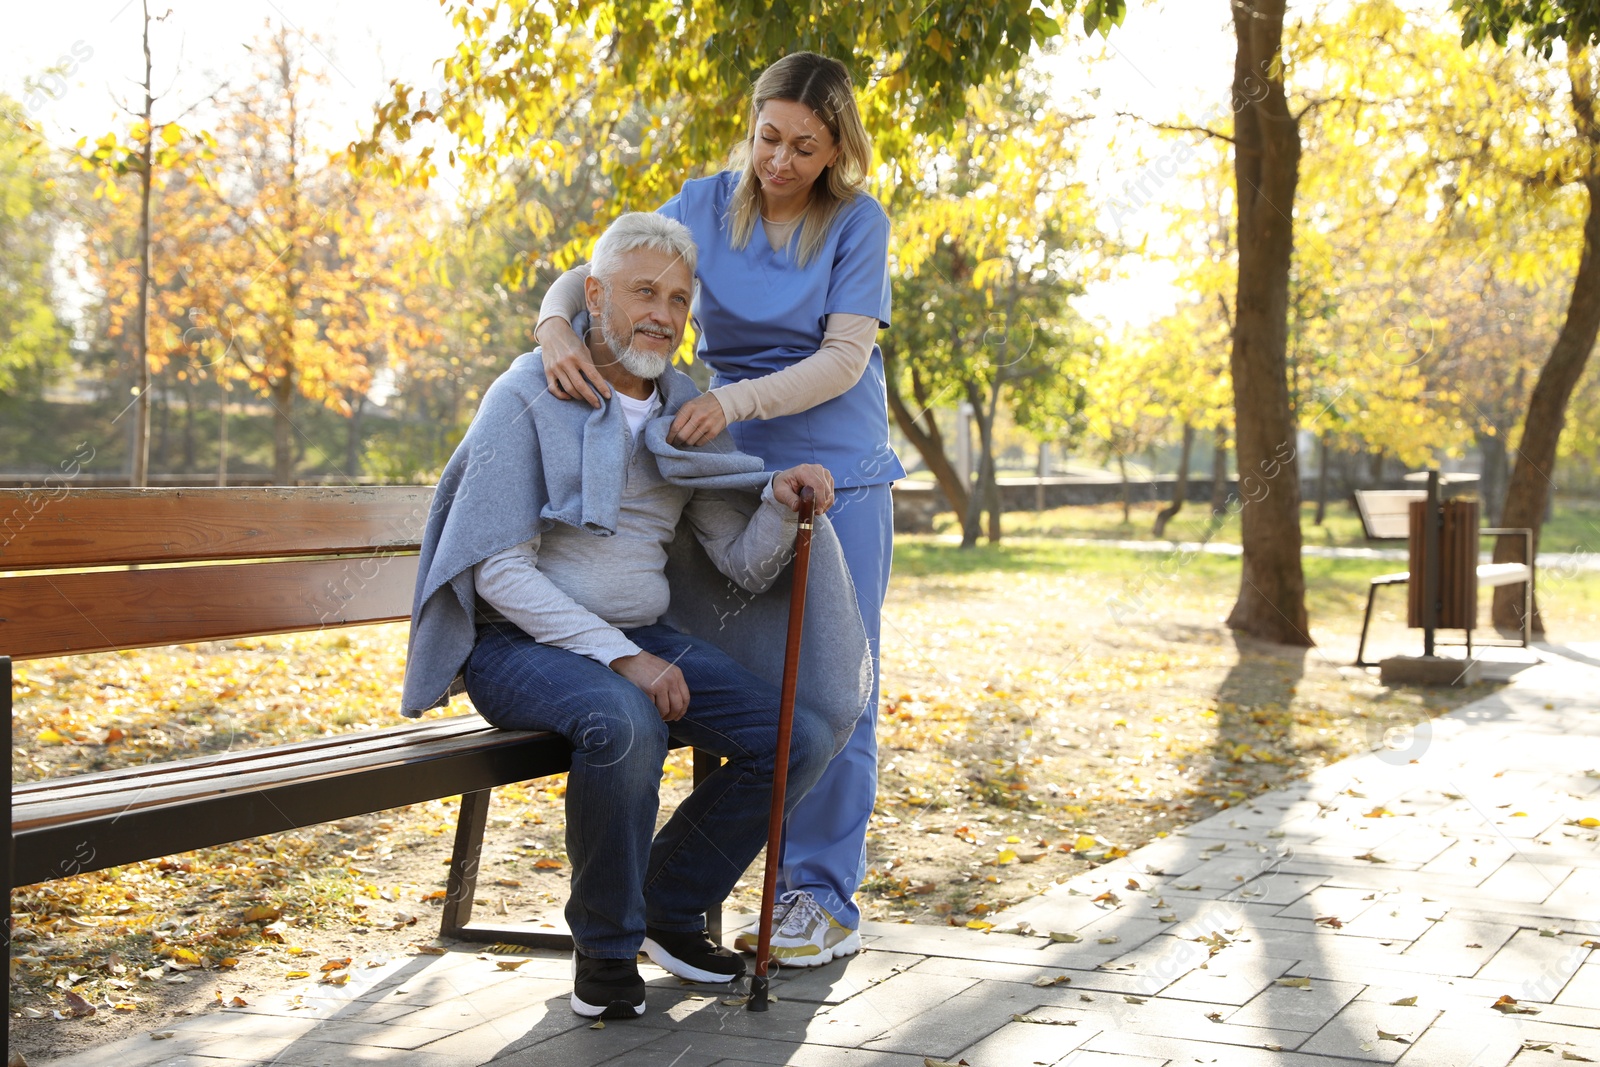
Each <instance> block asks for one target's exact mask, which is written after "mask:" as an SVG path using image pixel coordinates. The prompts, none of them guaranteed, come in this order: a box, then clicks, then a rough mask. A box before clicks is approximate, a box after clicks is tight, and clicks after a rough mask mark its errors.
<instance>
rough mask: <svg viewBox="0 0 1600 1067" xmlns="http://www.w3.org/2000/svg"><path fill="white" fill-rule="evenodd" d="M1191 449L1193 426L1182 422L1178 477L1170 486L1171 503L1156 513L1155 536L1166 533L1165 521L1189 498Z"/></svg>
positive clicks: (1175, 513)
mask: <svg viewBox="0 0 1600 1067" xmlns="http://www.w3.org/2000/svg"><path fill="white" fill-rule="evenodd" d="M1193 450H1194V427H1193V426H1191V425H1190V424H1189V423H1187V422H1186V423H1184V424H1183V449H1182V450H1181V452H1180V454H1179V457H1178V477H1177V480H1176V481H1175V482H1174V483H1173V486H1172V503H1170V504H1168V505H1167V506H1166V507H1164V508H1162V509H1161V510H1160V511H1159V512H1157V513H1156V525H1155V529H1154V530H1152V531H1151V533H1153V534H1154V535H1155V536H1156V537H1160V536H1161V535H1162V534H1164V533H1166V530H1167V523H1169V522H1171V521H1172V519H1173V517H1174V516H1175V515H1177V514H1178V512H1180V511H1182V510H1183V504H1184V501H1186V500H1188V499H1189V453H1190V452H1192V451H1193Z"/></svg>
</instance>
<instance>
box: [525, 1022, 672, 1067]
mask: <svg viewBox="0 0 1600 1067" xmlns="http://www.w3.org/2000/svg"><path fill="white" fill-rule="evenodd" d="M631 1022H632V1020H627V1021H621V1022H616V1023H607V1024H606V1027H605V1029H604V1030H594V1029H591V1028H590V1027H589V1026H587V1025H585V1026H583V1027H580V1028H579V1029H576V1030H568V1031H566V1032H565V1033H562V1034H558V1035H557V1036H555V1037H551V1038H548V1039H546V1040H544V1041H540V1042H538V1043H537V1044H533V1045H527V1046H524V1047H522V1048H519V1049H517V1050H516V1051H514V1052H510V1053H508V1054H504V1055H501V1056H497V1057H495V1058H494V1063H495V1064H496V1067H593V1065H594V1064H596V1063H603V1062H605V1061H606V1060H609V1059H613V1058H615V1057H617V1056H621V1055H623V1054H624V1053H628V1052H632V1051H633V1050H634V1049H636V1048H638V1047H639V1046H640V1045H643V1044H646V1043H648V1042H651V1041H654V1040H656V1039H657V1038H659V1037H660V1036H661V1032H660V1031H659V1030H652V1029H650V1028H648V1027H643V1026H633V1025H630V1023H631Z"/></svg>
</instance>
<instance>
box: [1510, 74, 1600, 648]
mask: <svg viewBox="0 0 1600 1067" xmlns="http://www.w3.org/2000/svg"><path fill="white" fill-rule="evenodd" d="M1580 85H1581V88H1580ZM1572 96H1573V106H1574V108H1575V109H1576V110H1577V112H1578V115H1579V119H1578V124H1579V128H1580V131H1583V132H1586V133H1587V132H1588V131H1586V130H1584V127H1585V126H1589V127H1590V129H1592V128H1593V121H1594V117H1593V116H1594V112H1593V109H1594V96H1593V94H1592V92H1591V91H1590V89H1589V86H1588V82H1587V81H1586V80H1585V81H1581V82H1580V79H1579V78H1577V77H1576V76H1574V77H1573V80H1572ZM1586 119H1587V122H1586V121H1585V120H1586ZM1591 139H1592V140H1600V138H1593V137H1591ZM1583 185H1584V188H1585V190H1586V191H1587V192H1588V195H1589V213H1588V215H1587V217H1586V218H1585V219H1584V222H1583V257H1582V259H1580V260H1579V262H1578V274H1577V277H1576V278H1574V279H1573V282H1572V299H1571V301H1570V302H1569V303H1568V304H1567V318H1566V321H1565V322H1564V323H1562V325H1561V333H1560V335H1559V336H1558V337H1557V338H1556V343H1555V347H1553V348H1552V349H1551V350H1550V358H1549V359H1547V360H1546V361H1545V364H1544V366H1543V367H1542V368H1540V370H1539V379H1538V381H1536V382H1535V383H1534V385H1533V395H1532V396H1530V397H1529V398H1528V416H1527V419H1526V421H1525V422H1524V423H1523V426H1522V439H1521V441H1519V442H1518V444H1517V462H1516V466H1514V467H1513V468H1512V469H1511V482H1510V484H1509V485H1508V486H1507V487H1506V504H1505V509H1504V511H1503V513H1502V518H1501V524H1502V525H1504V526H1527V527H1531V528H1532V530H1533V551H1534V555H1535V556H1536V557H1537V555H1538V553H1539V531H1540V527H1541V526H1542V525H1543V524H1544V519H1545V515H1546V511H1547V508H1548V507H1549V505H1550V503H1551V498H1550V490H1551V488H1552V487H1553V486H1554V485H1555V480H1554V479H1555V472H1556V471H1555V468H1556V446H1557V445H1558V444H1559V443H1560V440H1561V428H1562V424H1563V423H1564V422H1565V421H1566V417H1567V401H1568V400H1569V399H1571V397H1572V390H1573V389H1574V388H1575V387H1576V386H1577V384H1578V379H1580V378H1581V377H1583V371H1584V367H1585V365H1587V363H1588V362H1589V353H1590V352H1591V351H1593V350H1594V341H1595V334H1596V332H1597V331H1600V262H1597V260H1596V257H1597V255H1600V204H1597V202H1596V201H1597V198H1600V176H1595V177H1590V178H1586V179H1585V180H1584V182H1583ZM1522 551H1523V544H1522V538H1521V537H1501V538H1499V540H1498V543H1497V544H1496V545H1495V547H1494V561H1495V562H1496V563H1512V562H1519V563H1521V562H1530V561H1527V560H1524V559H1523V558H1522ZM1521 608H1522V589H1521V587H1520V586H1515V585H1504V586H1500V587H1499V588H1497V589H1496V590H1495V591H1494V625H1495V626H1496V627H1497V628H1500V629H1504V630H1515V629H1518V628H1520V626H1521V623H1522V619H1521ZM1533 632H1534V633H1537V634H1542V633H1544V620H1543V619H1542V618H1540V615H1539V604H1538V601H1537V600H1536V601H1534V605H1533Z"/></svg>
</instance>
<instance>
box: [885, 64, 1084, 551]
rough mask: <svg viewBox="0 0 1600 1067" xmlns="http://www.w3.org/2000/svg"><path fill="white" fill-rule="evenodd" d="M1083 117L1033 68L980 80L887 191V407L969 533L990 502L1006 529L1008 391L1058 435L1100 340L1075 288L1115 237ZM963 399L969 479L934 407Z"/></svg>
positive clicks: (969, 541) (994, 537) (1017, 407)
mask: <svg viewBox="0 0 1600 1067" xmlns="http://www.w3.org/2000/svg"><path fill="white" fill-rule="evenodd" d="M1074 121H1075V120H1074V119H1073V118H1072V117H1071V116H1068V115H1066V114H1064V113H1062V112H1061V111H1060V110H1058V109H1054V108H1051V107H1049V106H1048V104H1047V101H1046V100H1045V98H1044V94H1043V92H1042V89H1041V88H1040V87H1038V86H1037V85H1034V84H1032V83H1031V81H1030V79H1029V78H1028V77H1027V76H1025V75H1023V76H1018V77H1015V78H1007V79H1003V80H1001V81H1000V82H998V83H997V84H996V85H994V86H992V87H982V88H976V89H973V90H970V91H969V93H968V102H967V106H966V108H965V111H964V113H963V117H962V118H961V119H960V120H959V121H958V122H957V124H956V128H955V135H954V137H953V138H952V139H951V140H950V141H948V142H946V141H945V140H943V139H942V138H931V137H930V138H925V139H923V140H922V141H921V148H922V152H923V155H922V156H921V157H920V165H919V166H918V168H917V170H918V173H919V174H921V175H922V176H923V177H922V178H921V179H920V180H919V181H918V182H916V183H914V184H908V185H907V186H906V187H904V188H901V189H899V190H896V192H895V195H894V198H893V199H892V200H891V201H890V205H889V210H890V213H891V217H893V218H895V219H896V225H897V246H896V262H897V268H898V269H897V272H896V273H897V277H896V283H895V285H896V292H895V300H896V309H897V310H896V316H895V317H896V326H895V329H893V330H891V331H889V332H888V333H887V334H886V335H885V336H884V339H883V341H882V343H883V346H884V358H885V377H886V379H887V380H888V383H889V407H890V410H891V412H892V413H893V415H894V418H895V421H896V423H897V425H899V427H900V429H901V431H902V432H904V433H905V434H906V436H907V438H908V439H909V440H910V441H911V442H912V444H913V445H914V446H915V447H916V448H917V449H918V451H919V452H921V453H922V455H923V458H924V461H925V462H926V463H927V465H928V467H929V469H930V470H931V471H933V473H934V476H935V478H936V479H937V480H938V482H939V484H940V487H941V489H942V490H943V491H944V494H945V497H946V499H947V500H948V501H949V503H950V505H951V507H952V508H953V509H954V510H955V512H956V514H957V515H958V516H961V519H962V543H963V545H964V546H967V547H970V546H971V545H973V544H975V543H976V542H977V539H978V536H979V530H980V527H979V518H980V513H981V512H984V511H987V513H988V516H989V523H988V534H989V539H990V541H991V542H993V541H998V540H999V539H1000V510H1001V509H1000V501H999V488H998V484H997V482H996V471H995V447H994V429H995V420H996V416H997V415H998V413H999V410H1000V407H1001V403H1002V400H1003V399H1004V400H1005V401H1007V402H1009V404H1010V405H1011V407H1012V409H1013V414H1014V416H1015V418H1016V421H1017V422H1018V424H1019V425H1021V426H1023V427H1024V428H1027V429H1031V430H1033V431H1034V432H1036V433H1038V434H1040V435H1042V436H1046V437H1048V436H1053V435H1054V434H1055V433H1057V432H1058V431H1059V429H1060V428H1061V426H1062V425H1063V424H1064V423H1065V421H1066V420H1067V419H1068V418H1069V417H1070V416H1071V415H1072V413H1073V412H1074V411H1075V410H1076V408H1077V407H1078V406H1079V405H1080V404H1081V403H1082V398H1083V389H1082V383H1081V379H1082V375H1083V372H1084V370H1085V369H1086V364H1087V358H1086V357H1087V354H1088V351H1089V350H1090V349H1092V348H1093V346H1094V343H1095V342H1094V339H1093V337H1092V336H1091V334H1090V331H1089V330H1088V328H1087V326H1086V324H1084V323H1083V322H1082V320H1080V319H1079V317H1078V316H1077V315H1076V314H1075V313H1074V312H1073V310H1072V307H1071V305H1070V303H1069V300H1070V298H1071V297H1073V296H1075V295H1077V294H1079V293H1081V292H1082V289H1083V282H1084V280H1085V279H1086V278H1087V277H1089V276H1090V274H1091V272H1092V271H1093V270H1095V269H1097V265H1098V261H1099V259H1100V256H1101V252H1100V248H1099V246H1100V244H1101V243H1102V238H1101V235H1100V233H1099V231H1098V229H1097V228H1096V227H1095V225H1094V221H1093V211H1092V208H1091V205H1090V202H1089V198H1088V196H1087V194H1086V193H1085V191H1084V188H1083V186H1082V184H1081V182H1079V181H1077V180H1076V179H1075V178H1073V176H1072V174H1073V171H1074V167H1073V162H1072V160H1073V154H1072V148H1071V143H1072V142H1071V136H1070V129H1071V127H1072V125H1073V124H1074ZM908 388H909V391H910V398H909V399H908V398H907V396H906V395H905V391H906V390H907V389H908ZM956 400H965V401H967V402H968V403H969V404H970V405H971V407H972V411H973V415H974V420H975V422H976V425H977V430H978V441H979V454H978V469H977V472H976V474H977V478H976V484H975V485H971V486H968V485H963V484H960V480H959V479H958V478H957V477H956V475H955V471H954V467H953V465H952V464H951V463H950V461H949V459H948V457H947V456H946V455H945V453H944V443H943V440H942V438H941V437H940V435H939V430H938V424H937V422H936V421H935V420H934V417H933V407H934V406H935V405H941V406H949V405H950V404H951V403H952V402H954V401H956ZM913 405H914V406H913Z"/></svg>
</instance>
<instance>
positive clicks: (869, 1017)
mask: <svg viewBox="0 0 1600 1067" xmlns="http://www.w3.org/2000/svg"><path fill="white" fill-rule="evenodd" d="M975 984H977V983H976V980H975V979H971V978H951V977H946V976H941V975H920V974H915V973H912V972H909V971H908V972H906V973H904V974H897V975H895V976H894V977H893V978H891V979H889V980H888V981H887V982H884V983H882V984H881V985H877V986H874V987H873V988H871V989H869V990H867V991H866V992H865V993H862V994H861V995H859V996H855V997H851V998H850V999H849V1000H847V1001H845V1002H844V1003H843V1004H839V1005H835V1006H834V1007H831V1008H828V1009H827V1010H826V1013H825V1020H826V1021H824V1017H819V1018H818V1020H817V1022H818V1024H820V1025H819V1026H818V1027H817V1028H816V1029H817V1030H818V1032H820V1033H824V1034H825V1035H826V1037H825V1039H824V1043H826V1044H835V1045H849V1046H857V1045H864V1044H866V1043H867V1042H868V1041H870V1040H871V1039H873V1038H874V1037H877V1036H878V1035H880V1034H883V1033H887V1032H888V1031H890V1030H892V1029H894V1028H895V1027H897V1026H899V1025H900V1024H901V1023H904V1022H906V1021H907V1020H910V1019H915V1018H919V1017H922V1016H924V1015H935V1014H939V1013H942V1012H943V1005H944V1003H945V1002H946V1001H948V1000H949V999H950V998H952V997H954V996H956V995H957V994H958V993H961V992H962V991H963V990H966V989H969V988H971V987H972V986H973V985H975ZM996 1025H999V1024H998V1023H997V1024H996ZM813 1040H814V1039H813ZM894 1051H911V1050H909V1049H896V1050H894Z"/></svg>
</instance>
